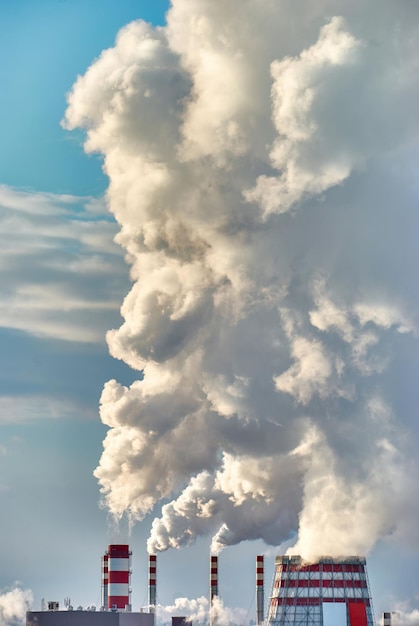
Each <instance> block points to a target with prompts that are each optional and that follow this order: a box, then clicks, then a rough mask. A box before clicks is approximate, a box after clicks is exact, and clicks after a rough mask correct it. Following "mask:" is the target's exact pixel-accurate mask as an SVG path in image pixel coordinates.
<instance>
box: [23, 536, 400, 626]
mask: <svg viewBox="0 0 419 626" xmlns="http://www.w3.org/2000/svg"><path fill="white" fill-rule="evenodd" d="M101 571H102V575H101V581H102V582H101V599H102V606H101V607H100V609H99V610H96V609H95V607H90V608H89V609H87V610H82V607H78V609H77V610H74V609H73V607H71V606H67V607H66V608H67V610H64V611H62V610H59V604H58V603H57V602H49V603H48V610H44V611H28V612H27V616H26V626H155V625H156V606H157V605H156V589H157V557H156V555H154V554H150V555H149V557H148V605H147V607H146V608H145V609H144V611H141V612H132V611H131V587H130V579H131V551H130V548H129V546H128V545H126V544H111V545H109V546H108V549H107V551H106V552H105V553H104V555H103V556H102V570H101ZM255 583H256V613H255V619H254V622H255V623H256V626H262V625H263V626H374V625H375V620H374V612H373V606H372V599H371V593H370V588H369V583H368V575H367V569H366V561H365V558H363V557H358V556H354V557H348V558H344V559H333V558H322V559H319V560H318V561H316V562H315V563H307V562H305V561H303V560H302V559H301V557H299V556H277V557H276V560H275V572H274V577H273V583H272V588H271V593H270V596H269V599H268V602H267V603H266V604H267V607H266V608H267V610H266V611H265V581H264V557H263V556H260V555H258V556H257V557H256V577H255ZM218 597H219V589H218V556H215V555H211V556H210V572H209V601H210V609H209V616H208V621H209V624H210V626H219V624H218V616H217V609H216V606H214V605H215V604H216V603H214V600H215V598H218ZM186 622H187V618H186V617H178V616H176V617H172V626H184V625H185V623H186ZM188 623H190V622H188ZM223 626H224V624H223ZM383 626H391V614H390V613H385V614H383Z"/></svg>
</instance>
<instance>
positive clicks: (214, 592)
mask: <svg viewBox="0 0 419 626" xmlns="http://www.w3.org/2000/svg"><path fill="white" fill-rule="evenodd" d="M217 597H218V556H211V557H210V626H216V624H217V619H216V615H215V610H214V606H213V602H214V598H217Z"/></svg>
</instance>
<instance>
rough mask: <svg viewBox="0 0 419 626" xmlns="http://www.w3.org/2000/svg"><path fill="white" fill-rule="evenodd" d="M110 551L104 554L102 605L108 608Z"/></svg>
mask: <svg viewBox="0 0 419 626" xmlns="http://www.w3.org/2000/svg"><path fill="white" fill-rule="evenodd" d="M108 558H109V556H108V553H107V552H105V554H104V555H103V556H102V606H103V607H104V608H105V609H107V608H108Z"/></svg>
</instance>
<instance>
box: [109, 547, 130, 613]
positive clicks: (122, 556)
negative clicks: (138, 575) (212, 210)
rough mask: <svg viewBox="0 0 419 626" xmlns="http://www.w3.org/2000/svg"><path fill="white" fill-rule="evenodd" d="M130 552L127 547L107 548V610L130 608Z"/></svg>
mask: <svg viewBox="0 0 419 626" xmlns="http://www.w3.org/2000/svg"><path fill="white" fill-rule="evenodd" d="M130 555H131V553H130V551H129V546H128V545H120V544H117V545H115V544H113V545H110V546H108V608H110V609H125V608H127V607H130Z"/></svg>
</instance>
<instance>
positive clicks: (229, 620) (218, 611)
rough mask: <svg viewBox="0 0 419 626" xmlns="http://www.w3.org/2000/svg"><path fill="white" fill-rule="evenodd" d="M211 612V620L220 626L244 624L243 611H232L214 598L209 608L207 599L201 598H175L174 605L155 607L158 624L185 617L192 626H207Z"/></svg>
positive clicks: (244, 613) (244, 612)
mask: <svg viewBox="0 0 419 626" xmlns="http://www.w3.org/2000/svg"><path fill="white" fill-rule="evenodd" d="M210 611H211V612H212V613H213V615H212V617H213V619H214V621H216V623H217V624H220V626H234V625H235V624H244V623H245V622H246V617H247V614H246V611H245V610H243V609H237V608H235V609H233V608H229V607H226V606H224V603H223V601H222V600H221V599H220V598H218V597H216V598H214V599H213V602H212V605H211V607H210V606H209V601H208V598H205V597H204V596H201V597H200V598H196V599H192V600H191V599H189V598H176V600H175V603H174V604H172V605H170V606H161V605H158V606H157V611H156V614H157V622H158V624H167V623H170V622H171V618H172V616H173V615H175V616H181V617H186V619H187V621H188V622H191V623H192V624H194V623H198V624H207V623H208V615H209V612H210Z"/></svg>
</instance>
